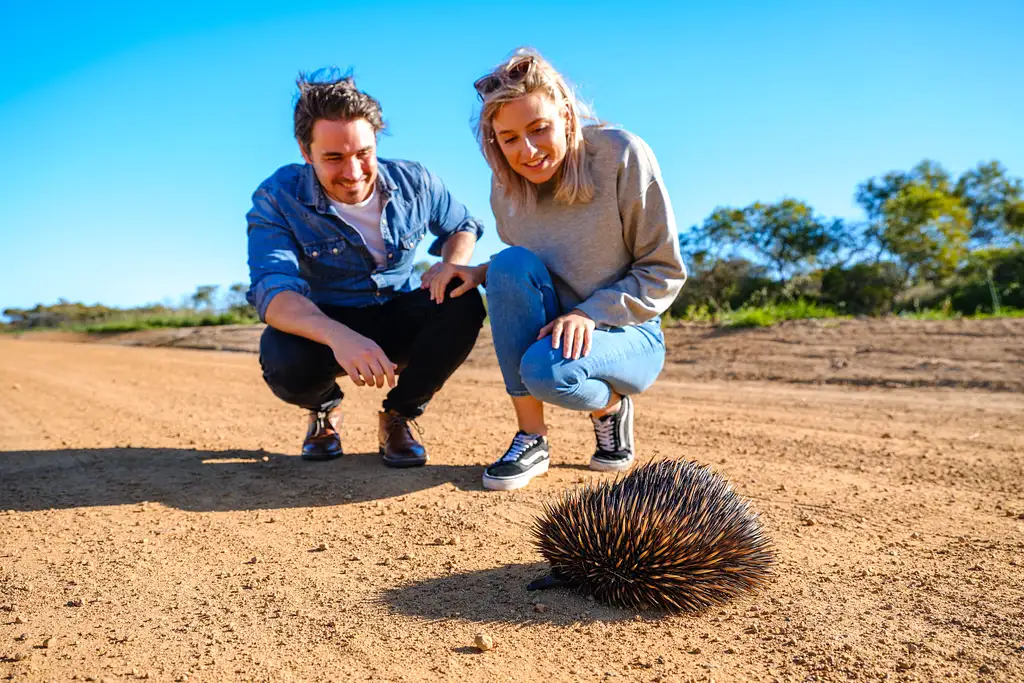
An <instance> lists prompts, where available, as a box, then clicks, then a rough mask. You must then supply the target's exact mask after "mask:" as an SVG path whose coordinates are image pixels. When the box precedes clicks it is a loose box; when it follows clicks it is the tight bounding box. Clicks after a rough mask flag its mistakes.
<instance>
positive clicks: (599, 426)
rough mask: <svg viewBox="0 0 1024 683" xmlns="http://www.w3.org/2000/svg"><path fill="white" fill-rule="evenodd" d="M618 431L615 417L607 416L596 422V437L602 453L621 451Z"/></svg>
mask: <svg viewBox="0 0 1024 683" xmlns="http://www.w3.org/2000/svg"><path fill="white" fill-rule="evenodd" d="M617 432H618V430H617V429H615V416H614V415H606V416H604V417H600V418H598V419H596V420H594V435H595V436H596V437H597V447H598V448H599V449H601V450H602V451H606V452H614V451H617V450H619V443H618V439H617V438H616V436H617Z"/></svg>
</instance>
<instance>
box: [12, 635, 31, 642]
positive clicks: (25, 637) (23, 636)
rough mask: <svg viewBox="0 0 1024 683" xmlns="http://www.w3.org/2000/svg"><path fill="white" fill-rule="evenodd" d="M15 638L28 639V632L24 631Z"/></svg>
mask: <svg viewBox="0 0 1024 683" xmlns="http://www.w3.org/2000/svg"><path fill="white" fill-rule="evenodd" d="M14 639H15V640H20V641H25V640H28V634H27V633H22V634H21V635H20V636H16V637H15V638H14Z"/></svg>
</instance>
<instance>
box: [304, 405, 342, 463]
mask: <svg viewBox="0 0 1024 683" xmlns="http://www.w3.org/2000/svg"><path fill="white" fill-rule="evenodd" d="M339 429H341V408H338V407H336V408H332V409H331V410H311V411H309V427H308V428H307V429H306V438H305V440H304V441H303V442H302V459H303V460H334V459H335V458H340V457H341V456H342V455H344V452H343V451H342V450H341V434H339V433H338V430H339Z"/></svg>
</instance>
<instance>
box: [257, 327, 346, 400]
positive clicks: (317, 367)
mask: <svg viewBox="0 0 1024 683" xmlns="http://www.w3.org/2000/svg"><path fill="white" fill-rule="evenodd" d="M332 355H333V354H332V352H331V350H330V348H329V347H325V346H323V345H322V344H317V343H316V342H314V341H311V340H309V339H305V338H303V337H298V336H296V335H292V334H288V333H287V332H281V331H280V330H276V329H274V328H272V327H267V328H266V329H265V330H264V331H263V336H262V337H261V338H260V365H261V367H262V368H263V379H264V380H265V381H266V383H267V384H268V385H269V386H270V388H271V390H272V391H273V392H274V393H275V394H277V395H278V396H279V397H281V398H284V400H288V399H287V398H286V397H285V396H282V394H286V395H294V394H304V393H307V392H309V391H313V390H316V389H317V388H321V387H323V386H324V385H325V384H327V383H330V382H333V381H334V376H335V374H336V372H335V369H334V368H332V367H331V365H330V363H328V362H325V361H327V360H328V356H332Z"/></svg>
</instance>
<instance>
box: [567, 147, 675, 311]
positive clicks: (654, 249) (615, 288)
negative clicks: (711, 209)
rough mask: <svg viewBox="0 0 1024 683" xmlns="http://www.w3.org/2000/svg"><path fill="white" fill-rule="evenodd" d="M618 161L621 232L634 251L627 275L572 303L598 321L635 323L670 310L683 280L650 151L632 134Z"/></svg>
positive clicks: (665, 199)
mask: <svg viewBox="0 0 1024 683" xmlns="http://www.w3.org/2000/svg"><path fill="white" fill-rule="evenodd" d="M631 137H632V140H631V143H630V144H629V146H628V147H627V149H626V152H625V154H624V156H623V160H622V162H621V164H620V165H619V173H618V179H617V193H618V204H619V216H620V217H621V219H622V236H623V239H624V241H625V243H626V248H627V249H629V251H630V253H631V254H632V255H633V263H632V265H631V266H630V267H629V270H628V271H627V272H626V275H625V276H624V277H623V278H622V279H620V280H619V281H617V282H615V283H614V284H612V285H610V286H608V287H605V288H602V289H599V290H597V291H596V292H594V293H593V294H592V295H590V296H589V297H588V298H587V299H586V300H585V301H583V302H582V303H580V304H579V305H578V306H576V308H578V309H579V310H581V311H583V312H584V313H586V314H587V315H588V316H590V317H591V318H592V319H593V320H594V321H595V322H596V323H597V324H598V325H602V326H608V327H623V326H625V325H638V324H641V323H644V322H646V321H648V320H650V319H652V318H654V317H657V316H659V315H661V314H662V313H664V312H665V311H666V310H668V307H669V306H671V305H672V302H673V301H675V298H676V296H677V295H678V294H679V290H680V289H681V288H682V286H683V283H684V282H686V266H685V265H684V264H683V259H682V256H681V255H680V253H679V234H678V231H677V230H676V219H675V215H674V214H673V212H672V204H671V202H670V201H669V197H668V192H667V191H666V189H665V185H664V182H663V180H662V178H661V170H660V169H659V168H658V163H657V161H656V160H655V158H654V153H653V152H652V151H651V149H650V148H649V147H648V146H647V144H646V143H644V141H643V140H641V139H640V138H638V137H636V136H631Z"/></svg>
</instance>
